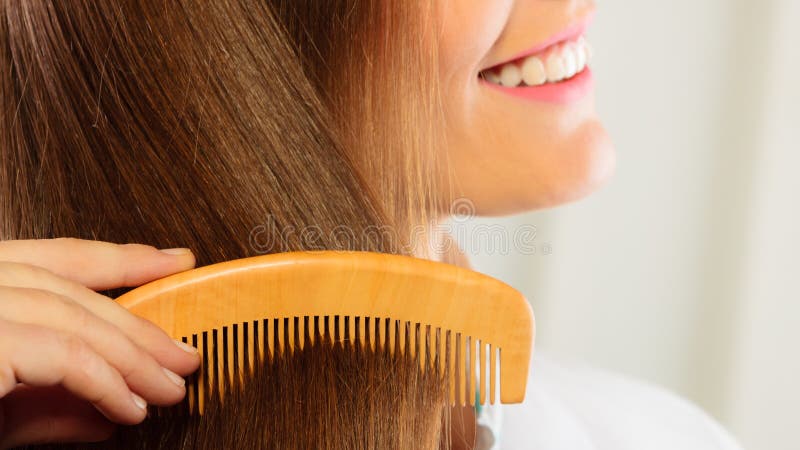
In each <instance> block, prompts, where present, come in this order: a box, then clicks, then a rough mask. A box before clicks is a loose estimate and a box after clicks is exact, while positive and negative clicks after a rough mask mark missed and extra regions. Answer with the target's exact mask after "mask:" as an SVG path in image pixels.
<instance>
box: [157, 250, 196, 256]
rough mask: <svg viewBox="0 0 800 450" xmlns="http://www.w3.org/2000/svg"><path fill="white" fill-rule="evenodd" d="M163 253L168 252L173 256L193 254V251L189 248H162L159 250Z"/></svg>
mask: <svg viewBox="0 0 800 450" xmlns="http://www.w3.org/2000/svg"><path fill="white" fill-rule="evenodd" d="M159 251H160V252H161V253H166V254H168V255H173V256H183V255H191V254H192V251H191V250H189V249H188V248H162V249H161V250H159Z"/></svg>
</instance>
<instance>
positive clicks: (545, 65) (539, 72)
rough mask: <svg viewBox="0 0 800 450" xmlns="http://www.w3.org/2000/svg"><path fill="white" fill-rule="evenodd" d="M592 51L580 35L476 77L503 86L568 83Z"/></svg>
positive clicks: (586, 64) (498, 66)
mask: <svg viewBox="0 0 800 450" xmlns="http://www.w3.org/2000/svg"><path fill="white" fill-rule="evenodd" d="M591 59H592V49H591V47H590V46H589V44H588V43H587V42H586V39H585V37H584V36H583V35H580V36H578V37H576V38H573V39H567V40H563V41H560V42H558V43H556V44H553V45H551V46H549V47H547V48H546V49H544V50H542V51H540V52H537V53H535V54H532V55H528V56H523V57H520V58H517V59H515V60H513V61H509V62H507V63H503V64H499V65H497V66H494V67H490V68H488V69H486V70H483V71H481V72H480V74H479V76H480V77H481V78H483V79H484V80H486V81H487V82H489V83H492V84H496V85H499V86H503V87H508V88H514V87H535V86H543V85H547V84H556V83H560V82H564V81H568V80H570V79H572V78H574V77H575V76H577V75H579V74H581V73H583V72H584V71H585V70H586V68H587V66H588V64H589V62H590V61H591Z"/></svg>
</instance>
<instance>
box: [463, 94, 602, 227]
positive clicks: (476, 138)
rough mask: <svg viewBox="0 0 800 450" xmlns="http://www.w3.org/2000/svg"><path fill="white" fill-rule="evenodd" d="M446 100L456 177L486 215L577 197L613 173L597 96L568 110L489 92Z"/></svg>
mask: <svg viewBox="0 0 800 450" xmlns="http://www.w3.org/2000/svg"><path fill="white" fill-rule="evenodd" d="M465 99H467V100H465ZM447 101H448V107H447V115H448V123H449V126H448V129H447V151H448V153H449V160H450V162H451V167H450V169H451V171H450V176H451V177H453V179H454V180H455V185H456V187H457V189H458V195H459V196H462V197H466V198H469V199H471V200H472V201H473V202H474V203H475V205H476V208H477V210H478V212H480V213H482V214H507V213H516V212H521V211H526V210H530V209H536V208H543V207H548V206H554V205H557V204H560V203H564V202H568V201H571V200H575V199H577V198H580V197H583V196H585V195H587V194H588V193H590V192H592V191H593V190H595V189H596V188H597V187H598V186H599V185H601V184H602V183H603V182H604V181H605V180H606V179H607V178H608V177H609V176H610V175H611V174H612V173H613V169H614V164H615V157H614V151H613V147H612V145H611V142H610V140H609V138H608V135H607V134H606V132H605V130H604V129H603V127H602V125H601V124H600V122H599V120H598V119H597V117H596V115H595V113H594V106H593V100H592V98H590V97H588V98H586V99H585V100H583V101H581V102H579V103H575V104H571V105H565V106H556V105H549V104H533V103H529V102H520V101H513V102H509V101H508V100H507V99H505V98H495V97H493V96H492V95H487V94H486V93H485V92H479V93H478V94H472V95H467V96H464V95H461V96H460V97H459V96H455V95H452V96H449V98H448V100H447Z"/></svg>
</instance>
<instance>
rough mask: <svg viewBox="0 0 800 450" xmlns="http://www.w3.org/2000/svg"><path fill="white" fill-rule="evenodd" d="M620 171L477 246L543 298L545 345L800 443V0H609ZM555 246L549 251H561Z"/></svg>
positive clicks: (603, 14)
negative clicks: (517, 233)
mask: <svg viewBox="0 0 800 450" xmlns="http://www.w3.org/2000/svg"><path fill="white" fill-rule="evenodd" d="M598 3H599V5H598V6H599V13H598V16H597V18H596V20H595V24H594V26H593V28H592V31H591V33H590V42H592V43H593V45H594V48H595V59H594V63H593V67H594V71H595V75H596V80H597V91H598V95H597V101H598V109H599V110H600V113H601V115H602V116H603V117H604V119H605V123H606V124H607V127H608V129H609V131H610V133H611V135H612V136H613V138H614V139H615V141H616V144H617V152H618V166H617V174H616V176H615V178H614V179H613V180H612V181H611V183H610V184H608V185H607V186H606V187H605V188H603V189H602V190H601V191H600V192H598V193H596V194H595V195H593V196H592V197H590V198H587V199H585V200H582V201H580V202H578V203H575V204H572V205H567V206H564V207H561V208H558V209H555V210H550V211H543V212H538V213H533V214H529V215H525V216H520V217H513V218H509V219H480V220H472V221H470V223H469V224H468V228H469V227H486V226H487V225H490V226H493V225H496V224H500V225H502V226H504V227H507V229H508V231H509V232H510V233H513V230H516V229H519V227H521V226H525V225H533V226H535V227H536V229H537V235H536V240H535V243H536V253H535V254H532V255H531V254H527V253H529V252H522V251H520V250H519V249H516V250H515V249H513V248H512V249H510V252H504V251H502V249H498V248H494V249H491V248H487V247H488V243H487V242H483V243H481V242H480V239H477V240H475V239H473V240H472V241H473V242H462V245H464V246H465V247H466V248H465V250H466V251H467V252H468V253H470V254H472V255H473V257H472V262H473V264H474V265H475V267H476V268H477V269H478V270H481V271H484V272H486V273H489V274H491V275H494V276H497V277H499V278H501V279H504V280H506V281H507V282H509V283H511V284H512V285H514V286H516V287H517V288H519V289H520V290H522V291H523V292H524V293H525V294H526V295H527V296H528V298H529V299H531V301H532V302H533V305H534V310H535V312H536V317H537V325H538V330H537V346H538V347H537V348H538V349H540V350H543V351H547V352H549V353H554V354H557V355H564V356H567V357H574V358H579V359H582V360H584V361H588V362H590V363H591V364H593V365H595V366H599V367H605V368H609V369H612V370H615V371H618V372H622V373H626V374H630V375H634V376H636V377H640V378H644V379H647V380H650V381H651V382H654V383H657V384H660V385H663V386H666V387H667V388H669V389H672V390H673V391H676V392H678V393H679V394H681V395H683V396H686V397H688V398H689V399H691V400H693V401H695V402H697V403H698V404H700V405H701V406H702V407H704V408H705V409H706V410H707V411H709V413H711V414H712V415H713V416H714V417H716V418H717V419H718V420H719V421H721V422H722V423H723V424H724V425H725V426H726V427H727V428H728V429H730V430H731V432H732V433H733V434H734V435H735V436H736V437H737V438H738V439H739V440H740V442H741V443H742V444H743V446H744V447H745V448H747V449H755V450H760V449H770V450H798V449H800V436H798V435H797V430H798V429H799V428H800V27H798V26H797V23H798V22H800V2H798V1H797V0H760V1H757V2H755V1H752V0H704V1H696V0H672V1H662V0H640V1H636V2H630V1H623V0H600V1H598ZM548 251H550V254H546V253H547V252H548Z"/></svg>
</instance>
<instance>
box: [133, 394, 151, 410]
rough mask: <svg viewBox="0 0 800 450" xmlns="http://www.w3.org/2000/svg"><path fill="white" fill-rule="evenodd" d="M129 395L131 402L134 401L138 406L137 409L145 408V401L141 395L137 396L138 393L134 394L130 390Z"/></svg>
mask: <svg viewBox="0 0 800 450" xmlns="http://www.w3.org/2000/svg"><path fill="white" fill-rule="evenodd" d="M131 397H133V403H135V404H136V406H138V407H139V409H147V402H146V401H144V399H143V398H142V397H139V396H138V395H136V394H134V393H133V392H131Z"/></svg>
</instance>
